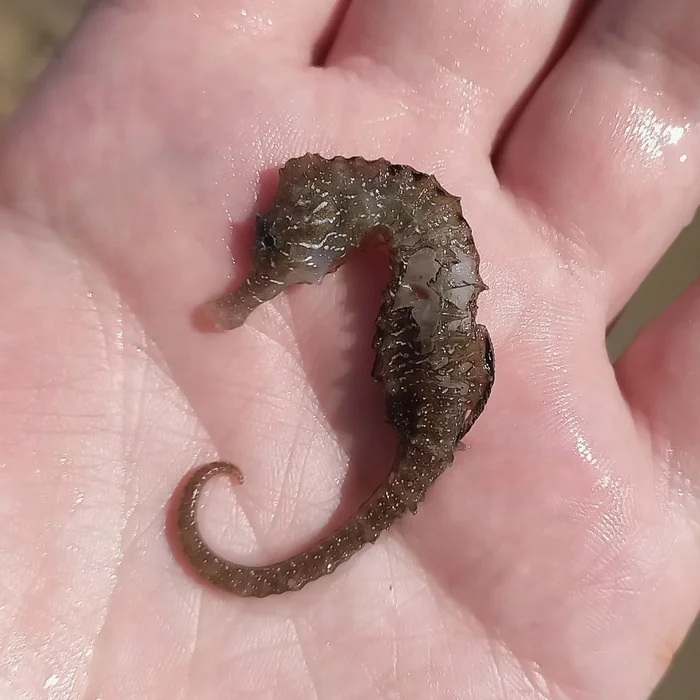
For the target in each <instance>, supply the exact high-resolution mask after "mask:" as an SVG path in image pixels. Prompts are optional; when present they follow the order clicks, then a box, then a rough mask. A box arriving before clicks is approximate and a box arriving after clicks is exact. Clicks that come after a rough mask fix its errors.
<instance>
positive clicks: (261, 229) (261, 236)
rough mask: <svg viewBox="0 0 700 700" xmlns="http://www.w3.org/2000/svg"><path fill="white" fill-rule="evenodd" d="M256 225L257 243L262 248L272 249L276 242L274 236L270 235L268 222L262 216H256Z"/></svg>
mask: <svg viewBox="0 0 700 700" xmlns="http://www.w3.org/2000/svg"><path fill="white" fill-rule="evenodd" d="M255 227H256V237H257V239H258V244H259V245H260V247H261V248H262V249H263V250H272V249H273V248H274V247H275V246H276V245H277V242H276V241H275V237H274V236H273V235H272V231H271V230H270V228H271V227H270V224H268V223H267V221H266V220H265V218H264V217H263V216H258V217H257V219H256V222H255Z"/></svg>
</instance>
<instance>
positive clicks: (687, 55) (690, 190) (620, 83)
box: [496, 0, 700, 319]
mask: <svg viewBox="0 0 700 700" xmlns="http://www.w3.org/2000/svg"><path fill="white" fill-rule="evenodd" d="M699 26H700V4H698V3H696V2H692V0H669V1H668V2H665V3H659V2H658V1H657V0H638V1H636V2H623V3H620V2H619V1H618V0H607V2H604V3H603V5H602V6H601V7H600V8H599V10H598V11H597V12H596V13H595V14H594V15H593V16H592V17H591V18H590V21H589V22H588V23H587V25H586V26H585V27H584V29H583V30H582V33H581V35H580V36H579V38H578V39H577V41H576V42H575V43H574V45H573V46H572V47H571V48H570V49H569V50H568V51H567V53H566V55H565V56H564V58H563V59H562V60H561V61H560V63H559V64H558V66H557V67H556V69H555V70H554V71H553V72H552V74H551V75H550V76H549V77H548V78H547V80H546V81H545V83H544V84H543V85H542V86H541V88H540V89H539V90H538V91H537V94H536V95H535V97H534V98H533V100H532V101H531V103H530V104H529V105H528V107H527V108H526V110H525V112H524V113H523V115H522V117H521V118H520V119H519V120H518V122H517V123H516V125H515V128H514V130H513V132H512V134H511V136H510V137H509V139H508V140H507V142H506V143H505V145H504V149H503V153H502V156H501V157H500V158H499V159H498V162H497V165H496V169H497V173H498V175H499V177H500V179H501V182H502V183H503V184H504V185H505V186H507V187H508V188H510V189H511V190H512V191H513V192H514V193H515V194H516V196H517V197H518V198H522V199H524V200H526V201H527V200H529V202H530V203H531V204H533V205H534V207H535V209H536V210H537V211H538V212H539V213H540V214H541V215H542V216H543V217H544V218H545V219H546V221H547V222H548V223H549V224H551V225H552V226H554V227H555V228H558V229H560V230H561V231H563V232H564V233H565V234H566V236H567V238H568V240H569V241H570V242H571V243H572V244H573V245H574V246H575V247H578V248H582V249H583V250H584V251H585V256H586V260H585V263H586V264H587V265H589V266H591V267H593V268H594V269H595V271H596V272H600V273H602V274H600V275H596V285H597V286H598V287H599V291H600V294H601V296H602V298H603V299H604V303H605V304H607V307H608V308H607V312H608V313H607V317H608V319H611V318H612V317H614V316H615V314H616V313H617V312H618V311H619V310H620V308H621V306H622V305H623V304H624V302H625V301H626V300H627V299H628V298H629V296H630V295H631V293H632V291H633V290H634V289H636V287H637V285H638V284H639V282H640V281H641V279H642V278H643V276H644V275H645V274H646V273H647V272H648V270H649V269H650V267H651V266H652V265H653V264H654V263H655V262H656V261H657V260H658V258H659V257H660V256H661V254H662V253H663V251H664V250H665V249H666V248H667V247H668V245H669V244H670V241H671V240H672V238H673V237H674V236H675V235H676V234H677V233H678V231H679V230H680V228H681V227H682V226H683V225H684V224H685V223H687V222H688V220H689V219H690V218H691V216H692V213H693V211H694V210H695V207H696V205H697V202H698V196H699V194H700V178H699V177H698V174H699V173H698V168H699V164H698V159H699V158H700V140H699V136H698V129H697V122H698V115H699V113H700V103H699V102H698V97H699V96H700V81H699V78H700V42H698V41H697V29H698V27H699Z"/></svg>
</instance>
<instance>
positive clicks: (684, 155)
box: [678, 153, 688, 163]
mask: <svg viewBox="0 0 700 700" xmlns="http://www.w3.org/2000/svg"><path fill="white" fill-rule="evenodd" d="M678 160H679V161H680V162H681V163H685V161H686V160H688V154H687V153H683V154H682V155H681V157H680V158H679V159H678Z"/></svg>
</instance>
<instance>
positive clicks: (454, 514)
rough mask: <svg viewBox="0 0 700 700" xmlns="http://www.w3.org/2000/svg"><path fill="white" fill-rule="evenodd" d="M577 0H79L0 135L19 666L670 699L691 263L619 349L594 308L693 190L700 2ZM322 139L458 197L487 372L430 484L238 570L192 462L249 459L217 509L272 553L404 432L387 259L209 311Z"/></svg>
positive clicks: (227, 682)
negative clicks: (288, 174) (668, 301)
mask: <svg viewBox="0 0 700 700" xmlns="http://www.w3.org/2000/svg"><path fill="white" fill-rule="evenodd" d="M583 5H584V3H581V2H572V1H571V0H548V1H547V2H535V1H534V0H529V1H524V2H520V3H513V2H510V1H508V2H507V1H506V0H502V1H494V0H469V1H468V0H464V1H462V2H457V1H456V0H445V1H444V2H440V3H429V2H421V1H420V0H386V1H385V2H381V3H380V2H376V0H355V1H354V2H352V3H350V4H349V6H348V4H347V3H341V2H332V1H331V0H284V1H281V0H277V1H273V0H259V1H258V2H256V3H254V2H251V1H250V0H247V1H243V0H226V2H223V1H222V0H213V1H212V2H208V3H200V4H199V5H193V4H192V3H191V2H182V1H176V2H173V1H172V0H167V2H166V1H165V0H112V1H111V2H104V3H102V4H101V5H98V6H97V7H96V8H95V9H93V10H92V12H91V14H90V15H89V17H88V19H87V20H86V21H85V22H84V24H83V25H82V27H81V29H80V30H79V32H78V33H77V35H76V36H75V37H74V38H73V39H72V41H71V43H70V44H69V47H68V49H67V50H66V51H65V52H64V53H63V54H62V56H61V57H60V58H59V59H58V60H57V61H56V62H55V64H54V66H53V67H52V69H51V71H50V72H49V74H48V75H47V76H46V77H45V78H44V80H43V81H42V84H41V85H40V86H39V87H38V89H37V91H36V92H35V93H34V95H33V96H32V98H31V99H30V100H29V102H28V103H27V104H26V105H25V106H24V108H23V109H22V110H21V111H20V113H19V114H18V115H17V116H16V118H15V119H14V120H13V122H12V124H11V125H10V127H9V128H8V130H7V131H6V132H5V135H4V142H3V145H2V146H1V147H0V201H1V202H2V206H3V214H2V218H1V219H0V231H1V232H0V236H1V239H0V240H1V241H2V254H1V255H0V299H1V303H0V405H1V406H2V410H1V411H0V465H2V469H1V470H0V479H1V482H0V508H1V509H2V522H3V526H2V528H1V529H0V551H1V552H2V562H3V564H2V567H0V585H1V587H2V599H1V602H2V605H1V607H0V649H2V651H1V652H0V695H2V697H3V698H20V697H21V698H32V699H33V698H62V699H63V698H100V699H101V700H112V699H116V698H119V699H124V698H149V699H150V698H169V699H170V698H176V699H177V698H182V699H189V698H197V699H198V700H206V699H208V698H222V697H227V698H228V697H235V698H255V699H257V698H285V699H296V698H314V697H318V698H333V699H334V700H345V699H346V698H347V699H349V698H363V699H366V700H369V699H372V698H390V697H391V698H479V699H482V698H484V699H490V698H499V699H500V698H518V699H520V698H527V699H529V698H551V699H554V698H556V699H562V698H567V699H572V700H574V699H575V700H580V699H581V700H582V699H584V698H585V699H589V698H619V699H621V700H626V699H636V698H645V697H647V696H648V694H649V693H650V692H651V690H652V688H653V686H654V685H655V684H656V683H657V682H658V680H659V678H660V677H661V675H662V674H663V673H664V671H665V670H666V668H667V667H668V664H669V663H670V660H671V656H672V654H673V653H674V651H675V650H676V649H677V647H678V645H679V644H680V643H681V641H682V639H683V636H684V634H685V633H686V631H687V630H688V628H689V626H690V624H691V622H692V619H693V617H694V615H695V613H696V612H697V610H698V605H699V603H700V593H699V591H700V545H699V543H700V537H699V532H700V530H699V527H700V503H699V499H700V483H699V481H700V464H699V462H700V429H699V428H698V422H699V420H700V419H699V418H698V417H699V416H700V370H699V369H698V362H697V358H698V355H699V352H700V286H698V284H696V285H695V286H694V287H693V288H692V289H691V290H690V291H689V292H688V293H687V294H686V295H685V296H684V297H682V298H681V300H679V301H678V302H677V303H676V305H675V306H674V307H672V308H671V309H670V310H669V311H667V312H666V313H665V314H664V315H663V316H662V317H661V318H659V319H658V320H657V321H656V322H655V323H654V324H653V325H652V326H650V327H649V328H648V329H647V330H646V331H645V332H644V333H643V334H642V335H641V336H640V337H639V338H638V339H637V340H636V341H635V343H634V345H633V346H632V347H631V348H630V350H629V351H628V352H627V353H626V354H625V355H624V356H623V357H622V358H621V359H620V360H619V361H618V362H617V364H616V365H615V367H614V368H613V367H611V365H610V364H609V362H608V359H607V356H606V352H605V346H604V336H605V329H606V326H607V325H608V324H609V323H610V322H611V321H612V319H613V318H614V317H615V316H616V315H617V313H618V312H619V311H620V309H621V308H622V306H623V305H624V303H625V301H626V300H627V299H628V298H629V297H630V295H631V294H632V293H633V291H634V289H635V287H636V286H637V284H638V283H639V282H640V280H641V279H642V278H643V277H644V275H645V274H646V273H647V271H648V270H649V269H650V268H651V266H652V265H653V264H654V263H655V262H656V261H657V259H658V258H659V257H660V255H661V254H662V253H663V251H664V250H665V249H666V248H667V247H668V245H669V244H670V242H671V241H672V240H673V238H674V237H675V235H676V234H677V232H678V231H679V229H680V228H681V227H682V226H683V225H684V224H685V223H686V222H687V221H688V220H689V219H690V218H691V216H692V213H693V211H694V209H695V207H696V205H697V203H698V201H699V195H700V172H699V160H698V159H699V158H700V137H699V135H698V128H697V125H698V115H699V114H700V87H698V86H700V44H698V42H697V31H698V27H699V26H700V6H699V5H698V4H697V3H696V2H694V0H667V1H666V2H664V3H659V2H657V0H637V1H636V2H622V3H621V2H619V0H603V2H602V3H601V4H600V5H599V7H598V8H597V9H596V11H595V12H594V13H593V14H592V15H591V16H590V17H588V19H587V21H586V22H585V23H583V24H580V23H579V19H580V13H581V12H582V10H583V9H584V7H583ZM344 9H347V11H346V12H343V10H344ZM313 64H315V65H313ZM545 75H546V76H547V77H546V80H544V82H542V83H541V82H540V80H541V78H543V77H544V76H545ZM535 88H536V89H535ZM306 151H312V152H321V153H323V154H325V155H334V154H343V155H355V154H360V155H363V156H365V157H370V158H372V157H379V156H382V157H385V158H387V159H389V160H392V161H394V162H399V163H409V164H411V165H413V166H414V167H416V168H418V169H420V170H423V171H426V172H432V173H435V174H436V175H437V177H438V179H439V180H440V181H441V183H442V184H443V185H444V186H445V188H446V189H448V190H450V191H452V192H454V193H455V194H457V195H459V196H461V197H462V202H463V207H464V210H465V215H466V217H467V219H468V220H469V222H470V224H471V225H472V227H473V229H474V235H475V240H476V243H477V246H478V249H479V252H480V254H481V258H482V267H481V271H482V275H483V277H484V280H485V281H486V283H487V284H488V285H489V287H490V290H489V291H488V292H484V293H483V294H482V296H481V297H480V300H479V301H480V321H481V322H483V323H484V324H485V325H487V327H488V328H489V330H490V333H491V335H492V338H493V341H494V346H495V351H496V382H495V385H494V391H493V394H492V397H491V399H490V401H489V404H488V406H487V408H486V411H485V412H484V414H483V415H482V416H481V418H480V419H479V420H478V422H477V423H476V425H475V426H474V428H473V429H472V431H471V432H470V433H469V434H468V435H467V438H466V441H465V442H466V449H465V450H464V451H461V452H460V453H458V455H457V459H456V461H455V464H454V466H453V467H452V468H451V469H449V470H448V471H447V472H446V473H445V474H444V475H443V476H442V477H440V479H439V480H438V482H437V483H436V484H435V485H434V486H433V487H432V489H431V490H430V491H429V493H428V497H427V499H426V501H425V503H423V504H422V506H421V508H420V509H419V511H418V514H417V515H415V516H412V515H409V516H407V517H405V518H403V519H402V520H401V522H399V523H398V524H397V525H396V526H395V527H393V528H392V529H391V530H390V531H389V532H387V533H384V535H382V537H381V538H380V539H379V541H378V542H377V543H376V544H375V545H373V546H371V547H367V548H365V549H364V550H363V551H362V552H360V553H359V554H357V555H356V556H355V557H354V558H353V559H352V560H351V561H350V562H348V563H347V564H344V565H342V566H341V567H340V568H339V569H338V570H337V571H336V572H335V573H334V574H333V575H332V576H329V577H325V578H322V579H320V580H319V581H317V582H315V583H313V584H310V585H309V586H307V587H306V588H304V589H303V590H302V591H300V592H296V593H290V594H284V595H282V596H279V597H271V598H267V599H265V600H262V601H258V600H254V601H251V600H248V599H239V598H236V597H234V596H230V595H226V594H224V593H221V592H220V591H217V590H215V589H213V588H212V587H209V586H206V585H203V584H202V583H201V582H200V581H199V580H197V579H196V578H195V577H193V576H192V575H191V574H190V573H189V572H188V571H187V570H186V569H185V568H183V566H182V560H181V557H179V556H178V553H177V550H176V548H175V549H174V547H173V545H174V538H173V537H172V532H171V527H170V523H169V520H171V515H172V513H171V511H172V501H171V494H172V492H173V489H175V488H176V487H177V485H178V484H179V483H181V481H182V480H183V478H184V477H185V475H186V474H187V473H188V472H189V471H190V470H191V469H192V468H193V467H194V466H195V465H197V464H201V463H203V462H206V461H210V460H212V459H215V458H217V457H221V458H222V459H230V460H233V461H235V462H236V463H237V464H238V465H240V467H241V469H242V471H243V472H244V473H245V475H246V480H245V483H244V484H241V485H235V487H229V486H228V484H226V482H225V481H224V483H217V484H216V485H215V486H213V488H212V490H211V492H210V494H209V495H210V497H209V498H206V499H205V507H204V509H203V512H202V522H203V529H204V532H205V534H206V535H207V537H208V539H209V540H210V541H211V542H212V543H215V544H216V545H217V547H218V548H219V549H220V551H221V552H222V553H223V554H225V555H227V556H229V557H231V558H234V559H235V560H236V561H240V562H241V563H267V562H270V561H274V560H276V559H279V558H282V557H284V556H287V555H289V554H291V553H293V552H295V551H298V550H299V549H300V548H302V547H304V546H306V545H307V544H308V543H309V542H311V541H313V540H314V539H315V538H316V537H317V536H318V535H319V534H320V533H322V532H324V533H325V532H327V530H328V528H329V527H331V526H332V525H336V524H337V523H339V522H340V521H342V520H343V519H344V518H345V517H346V516H347V514H348V513H350V512H351V511H352V510H353V508H354V507H356V505H357V504H358V502H359V501H360V500H361V499H362V498H363V497H365V496H366V495H367V494H368V493H369V492H370V491H371V489H372V488H373V486H375V485H376V484H377V483H378V482H379V481H380V480H381V478H382V477H383V476H384V474H385V473H386V469H388V466H389V464H390V461H391V454H392V450H393V444H392V433H391V431H390V430H389V428H388V427H387V426H386V425H384V424H383V423H382V406H383V402H382V397H381V391H380V389H379V387H377V386H375V385H373V384H372V381H371V379H370V378H369V377H370V369H371V365H372V353H371V350H370V347H369V343H370V340H371V337H372V333H373V322H374V316H375V314H376V310H377V304H378V301H379V297H380V290H381V288H382V285H383V284H384V283H385V281H386V271H385V266H384V262H383V260H382V259H381V257H380V256H377V255H371V254H368V255H367V256H365V257H364V258H361V257H360V258H358V259H356V260H353V261H352V262H351V263H349V264H348V265H346V266H345V267H344V268H343V269H342V270H341V271H339V272H338V273H336V274H335V275H332V276H330V277H329V278H328V279H327V280H326V281H325V282H324V285H323V287H322V288H320V289H319V288H318V287H304V288H299V289H296V290H295V291H294V292H292V293H289V294H286V295H284V296H283V297H281V298H278V299H276V300H275V301H273V302H271V303H270V304H269V305H266V306H265V307H264V308H262V309H259V310H258V311H256V313H255V314H254V315H253V316H252V317H251V318H250V319H249V320H248V322H247V323H246V326H245V327H243V328H241V329H238V330H236V331H232V332H230V333H226V334H216V333H207V332H204V330H203V329H202V328H201V327H200V325H199V324H198V322H197V316H196V313H195V310H196V308H197V307H198V306H199V305H200V304H201V303H202V302H203V301H205V300H207V299H209V298H211V297H213V296H215V295H218V294H220V293H221V292H222V291H223V290H225V289H226V288H227V287H230V286H231V285H235V284H236V283H237V282H238V281H240V280H241V279H242V278H243V276H244V275H245V273H246V272H247V264H248V262H247V261H248V254H247V252H246V251H247V250H248V247H249V243H250V237H251V235H252V227H251V223H252V215H253V214H254V213H255V211H257V210H259V209H261V208H264V207H265V206H266V205H267V204H269V201H270V197H271V193H272V189H273V188H274V171H275V170H276V168H278V167H279V166H280V165H281V164H282V163H283V162H284V161H285V160H287V159H288V158H289V157H291V156H294V155H299V154H301V153H304V152H306Z"/></svg>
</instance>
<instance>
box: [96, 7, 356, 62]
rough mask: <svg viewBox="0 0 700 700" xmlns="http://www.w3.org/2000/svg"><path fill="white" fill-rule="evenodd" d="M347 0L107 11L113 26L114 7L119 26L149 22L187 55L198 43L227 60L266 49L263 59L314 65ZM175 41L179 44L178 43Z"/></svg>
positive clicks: (107, 9) (134, 8)
mask: <svg viewBox="0 0 700 700" xmlns="http://www.w3.org/2000/svg"><path fill="white" fill-rule="evenodd" d="M346 2H347V0H256V2H253V3H251V2H246V1H245V0H229V1H228V2H227V1H226V0H214V1H213V2H205V3H197V4H193V3H191V2H187V0H176V1H175V2H172V0H146V2H144V1H143V0H111V1H110V2H103V3H102V5H101V6H99V7H98V9H97V12H98V13H100V12H101V11H106V13H107V14H108V15H109V16H110V22H111V21H114V14H115V13H114V12H113V10H114V8H115V7H117V8H119V10H126V12H119V15H120V16H121V17H123V21H126V22H127V23H128V22H132V21H133V22H135V23H137V24H135V26H142V25H143V23H144V21H147V20H148V18H149V17H152V18H154V19H155V20H156V23H155V25H154V26H155V27H156V28H159V29H160V31H161V32H162V33H163V35H164V36H167V37H168V38H169V41H170V42H173V45H179V46H180V47H182V48H185V47H187V48H188V50H189V52H190V55H194V54H193V53H192V52H193V49H194V48H195V47H196V46H197V45H198V44H199V45H202V46H206V47H207V49H208V50H209V51H211V52H216V53H217V55H218V56H219V58H222V57H224V58H225V57H226V56H230V55H231V50H232V49H236V48H238V49H249V50H252V51H255V52H256V53H257V52H258V51H259V50H260V48H261V47H262V46H265V48H266V50H267V53H268V58H281V57H285V58H289V59H297V60H299V61H301V62H305V63H313V62H315V61H316V55H317V54H318V53H319V52H322V51H323V47H324V45H325V41H326V39H327V36H328V34H329V33H332V32H333V31H334V28H335V27H336V25H337V24H338V22H339V21H340V18H341V16H342V13H343V9H344V6H345V4H346ZM178 37H179V38H180V40H178Z"/></svg>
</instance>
